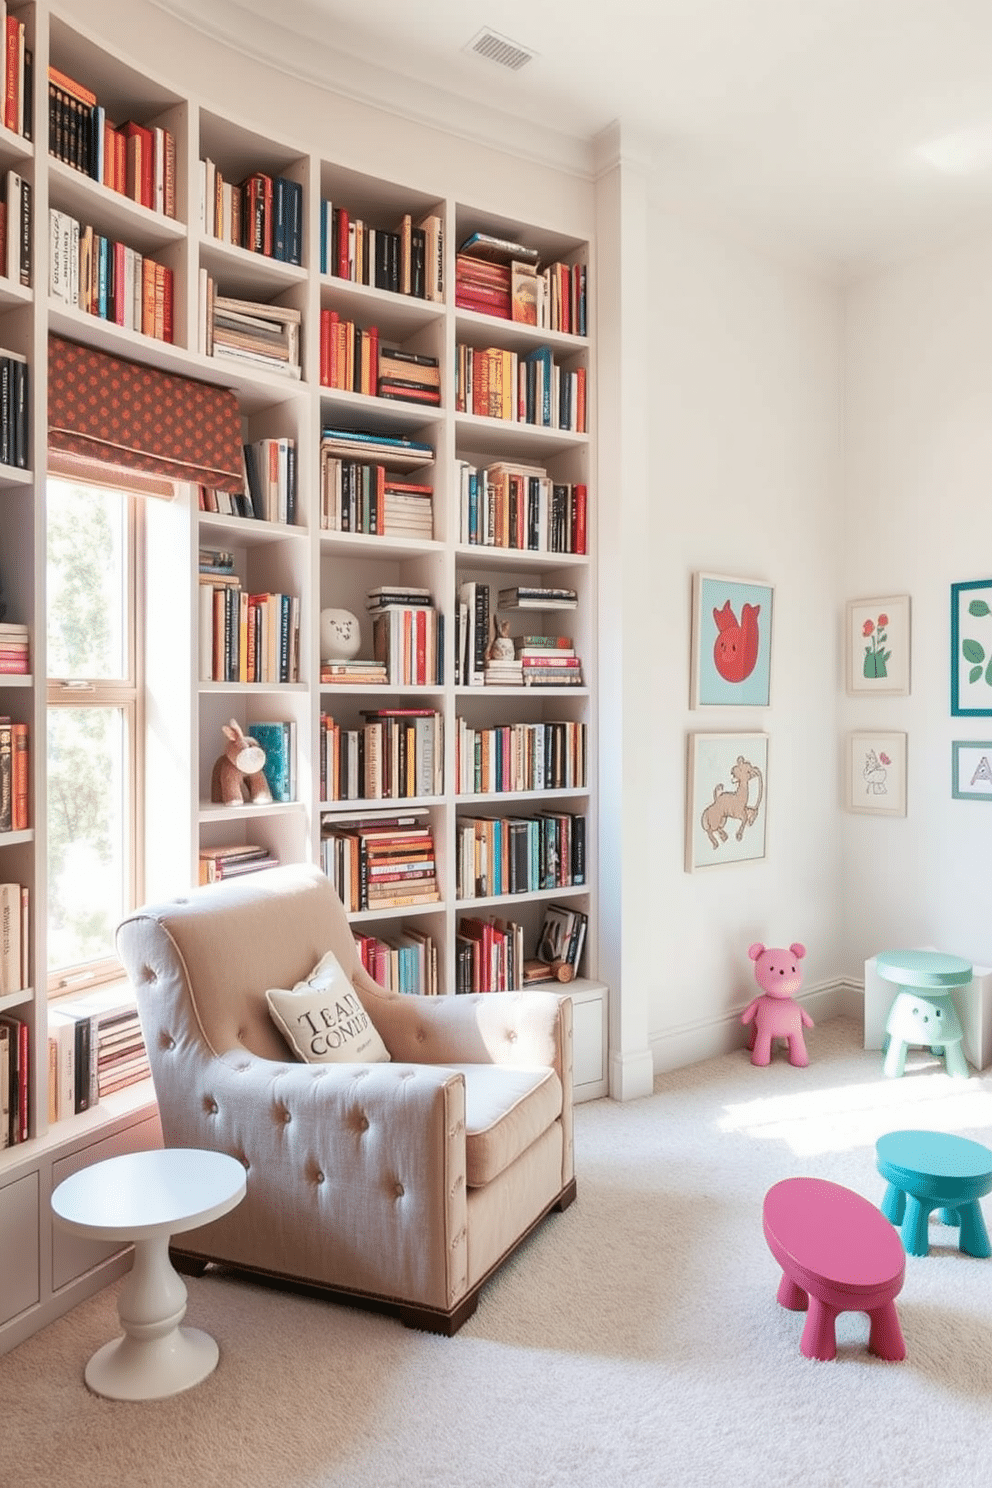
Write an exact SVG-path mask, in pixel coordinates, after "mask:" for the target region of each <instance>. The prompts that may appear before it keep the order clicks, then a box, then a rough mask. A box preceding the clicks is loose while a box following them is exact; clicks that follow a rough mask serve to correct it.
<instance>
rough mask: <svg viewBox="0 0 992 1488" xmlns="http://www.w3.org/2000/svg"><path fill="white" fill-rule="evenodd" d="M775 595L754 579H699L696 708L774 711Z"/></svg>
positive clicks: (695, 589)
mask: <svg viewBox="0 0 992 1488" xmlns="http://www.w3.org/2000/svg"><path fill="white" fill-rule="evenodd" d="M773 592H774V591H773V589H772V586H771V585H770V584H761V583H755V582H754V581H753V580H751V579H731V578H724V577H721V576H720V575H718V574H709V573H695V574H693V576H692V655H691V683H690V692H691V697H690V707H693V708H708V707H726V706H728V705H730V706H734V705H738V706H744V707H750V708H767V707H768V701H769V691H770V685H771V654H772V595H773Z"/></svg>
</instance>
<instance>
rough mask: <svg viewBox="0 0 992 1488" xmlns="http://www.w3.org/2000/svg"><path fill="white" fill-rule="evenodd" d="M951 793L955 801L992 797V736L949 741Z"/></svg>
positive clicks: (980, 799)
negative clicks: (989, 737)
mask: <svg viewBox="0 0 992 1488" xmlns="http://www.w3.org/2000/svg"><path fill="white" fill-rule="evenodd" d="M951 795H952V796H953V797H954V799H955V800H956V801H992V740H990V739H954V740H953V741H952V743H951Z"/></svg>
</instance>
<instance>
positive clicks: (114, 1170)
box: [52, 1147, 246, 1240]
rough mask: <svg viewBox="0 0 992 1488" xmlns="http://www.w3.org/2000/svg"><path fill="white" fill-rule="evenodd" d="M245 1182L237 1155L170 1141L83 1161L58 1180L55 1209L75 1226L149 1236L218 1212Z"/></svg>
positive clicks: (101, 1234) (93, 1233) (119, 1235)
mask: <svg viewBox="0 0 992 1488" xmlns="http://www.w3.org/2000/svg"><path fill="white" fill-rule="evenodd" d="M245 1187H246V1185H245V1170H244V1167H243V1166H242V1164H241V1163H240V1162H238V1160H237V1158H234V1157H229V1156H228V1155H227V1153H225V1152H206V1151H201V1150H200V1149H199V1148H195V1147H167V1148H165V1149H161V1148H159V1149H155V1150H153V1151H151V1152H125V1153H122V1154H121V1156H120V1157H110V1158H107V1159H106V1161H105V1162H98V1163H93V1164H92V1165H91V1166H90V1167H88V1168H80V1170H79V1172H78V1173H73V1174H72V1175H71V1176H70V1177H68V1178H66V1179H65V1180H64V1181H63V1182H62V1183H60V1184H59V1186H58V1188H56V1190H55V1192H54V1193H53V1194H52V1209H53V1211H54V1213H55V1215H56V1217H57V1218H58V1220H59V1222H60V1223H61V1225H62V1226H63V1228H64V1229H66V1230H68V1231H70V1233H72V1234H76V1235H86V1236H88V1237H90V1238H91V1239H97V1240H142V1239H148V1238H150V1237H152V1236H154V1235H162V1234H168V1235H173V1234H176V1233H181V1232H182V1231H183V1230H191V1229H194V1228H195V1227H196V1226H197V1225H201V1224H208V1223H209V1222H210V1220H212V1219H219V1218H220V1217H221V1215H222V1214H227V1212H228V1211H229V1210H230V1209H233V1208H234V1207H235V1205H236V1204H239V1203H240V1202H241V1200H242V1199H243V1198H244V1195H245Z"/></svg>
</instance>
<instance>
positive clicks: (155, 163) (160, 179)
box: [8, 18, 176, 217]
mask: <svg viewBox="0 0 992 1488" xmlns="http://www.w3.org/2000/svg"><path fill="white" fill-rule="evenodd" d="M8 24H9V18H8ZM48 150H49V154H51V155H54V156H55V158H56V159H57V160H61V161H63V162H64V163H65V164H66V165H69V166H72V168H73V169H74V170H78V171H80V172H82V174H83V175H86V176H89V177H90V178H91V179H92V180H94V181H99V182H100V184H101V185H103V186H106V187H108V188H109V190H111V191H117V192H119V193H120V194H121V195H123V196H128V197H130V199H131V200H132V201H135V202H138V203H139V205H140V206H143V207H147V208H148V209H149V211H152V212H160V213H162V215H163V216H165V217H175V215H176V141H175V136H174V135H173V134H172V132H171V130H169V129H166V128H165V127H164V126H162V125H149V124H141V123H139V122H138V121H137V120H134V119H128V120H125V121H124V122H123V123H121V124H114V123H113V122H112V121H111V120H110V119H108V118H107V113H106V110H105V108H104V107H103V105H102V104H100V103H99V102H98V101H97V96H96V94H95V93H94V92H93V90H92V89H91V88H88V87H87V86H86V85H85V84H84V83H80V82H77V80H76V79H75V78H73V77H70V76H69V75H68V73H65V72H63V71H61V69H59V68H57V67H51V66H50V67H49V69H48Z"/></svg>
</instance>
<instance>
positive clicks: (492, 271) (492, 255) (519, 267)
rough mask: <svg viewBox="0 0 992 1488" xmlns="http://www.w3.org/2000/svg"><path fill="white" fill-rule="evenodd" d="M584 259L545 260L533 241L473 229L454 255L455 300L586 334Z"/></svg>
mask: <svg viewBox="0 0 992 1488" xmlns="http://www.w3.org/2000/svg"><path fill="white" fill-rule="evenodd" d="M587 284H588V279H587V271H586V266H585V264H584V263H574V264H569V263H564V262H561V261H560V260H555V261H553V262H551V263H545V264H541V262H540V254H539V252H538V250H537V249H536V248H534V247H531V246H528V245H526V244H523V243H515V242H513V241H511V240H509V239H505V238H499V237H495V236H493V235H491V234H488V233H481V232H477V233H472V234H471V235H470V236H469V237H468V238H466V239H465V241H464V242H463V243H462V244H461V246H460V248H459V250H458V252H457V254H456V255H455V305H456V307H457V308H458V309H460V310H472V311H474V312H475V313H476V314H480V315H494V316H496V317H498V318H499V319H501V320H515V321H518V322H520V323H521V324H523V325H533V326H539V327H540V328H541V329H542V330H552V331H561V332H564V333H565V334H566V335H576V336H585V335H587V334H588V330H587V321H588V314H587V301H588V294H587Z"/></svg>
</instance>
